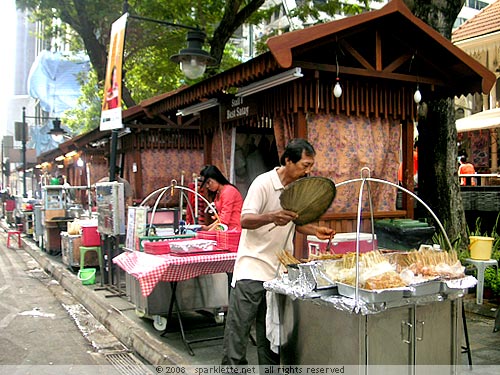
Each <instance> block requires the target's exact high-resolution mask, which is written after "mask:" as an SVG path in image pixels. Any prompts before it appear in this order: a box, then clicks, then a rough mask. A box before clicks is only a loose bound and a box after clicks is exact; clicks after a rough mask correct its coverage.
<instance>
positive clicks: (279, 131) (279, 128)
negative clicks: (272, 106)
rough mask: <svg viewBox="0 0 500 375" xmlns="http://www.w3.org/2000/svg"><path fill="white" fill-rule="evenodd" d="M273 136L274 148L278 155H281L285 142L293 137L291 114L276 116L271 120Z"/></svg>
mask: <svg viewBox="0 0 500 375" xmlns="http://www.w3.org/2000/svg"><path fill="white" fill-rule="evenodd" d="M273 127H274V137H275V138H276V148H277V149H278V155H279V156H280V157H281V155H282V154H283V152H284V151H285V147H286V145H287V143H288V142H289V141H290V140H291V139H292V138H294V136H293V134H294V131H293V129H294V124H293V117H292V115H289V116H286V115H281V116H277V117H275V118H274V120H273Z"/></svg>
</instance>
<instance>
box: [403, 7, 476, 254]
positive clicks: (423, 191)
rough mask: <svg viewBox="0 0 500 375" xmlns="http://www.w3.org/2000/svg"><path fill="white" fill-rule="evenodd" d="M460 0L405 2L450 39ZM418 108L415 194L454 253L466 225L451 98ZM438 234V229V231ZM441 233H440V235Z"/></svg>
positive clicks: (464, 243)
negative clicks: (431, 215) (425, 206)
mask: <svg viewBox="0 0 500 375" xmlns="http://www.w3.org/2000/svg"><path fill="white" fill-rule="evenodd" d="M464 2H465V1H464V0H450V1H441V0H431V1H429V0H405V3H406V5H407V6H408V7H409V8H410V10H411V11H412V13H413V14H414V15H415V16H417V17H419V18H420V19H421V20H423V21H424V22H426V23H427V24H428V25H430V26H431V27H432V28H434V29H435V30H437V31H438V32H439V33H440V34H442V35H443V36H444V37H445V38H447V39H450V38H451V30H452V27H453V23H454V22H455V19H456V18H457V15H458V13H459V12H460V9H462V6H463V4H464ZM423 101H424V103H422V104H421V105H420V108H419V113H420V115H419V119H418V133H419V135H418V192H419V196H420V197H421V198H422V200H423V201H424V202H425V203H427V204H428V205H429V206H430V207H431V209H432V210H433V212H434V213H435V214H436V216H437V217H438V219H439V221H441V223H442V224H443V225H444V227H445V231H446V234H447V235H448V237H449V239H450V241H451V242H452V243H454V244H455V246H456V247H457V249H458V250H460V251H461V250H466V249H467V244H468V238H467V222H466V220H465V212H464V208H463V203H462V196H461V195H460V185H459V183H458V165H457V156H458V147H457V129H456V127H455V110H454V104H453V98H448V99H440V100H436V101H429V100H427V102H426V98H423ZM438 230H439V228H438ZM440 232H441V231H440Z"/></svg>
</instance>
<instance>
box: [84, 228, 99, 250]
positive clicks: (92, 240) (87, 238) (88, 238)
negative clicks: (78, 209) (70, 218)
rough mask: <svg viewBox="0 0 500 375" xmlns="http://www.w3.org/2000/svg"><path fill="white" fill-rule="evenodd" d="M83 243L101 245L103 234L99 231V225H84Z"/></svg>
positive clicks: (85, 244)
mask: <svg viewBox="0 0 500 375" xmlns="http://www.w3.org/2000/svg"><path fill="white" fill-rule="evenodd" d="M82 245H83V246H101V236H100V235H99V232H98V231H97V226H82Z"/></svg>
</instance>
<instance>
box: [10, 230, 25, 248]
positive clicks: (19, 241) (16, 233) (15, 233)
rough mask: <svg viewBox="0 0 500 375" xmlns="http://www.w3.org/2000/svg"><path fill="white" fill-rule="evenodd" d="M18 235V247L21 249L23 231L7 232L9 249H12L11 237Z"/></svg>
mask: <svg viewBox="0 0 500 375" xmlns="http://www.w3.org/2000/svg"><path fill="white" fill-rule="evenodd" d="M16 235H17V246H18V247H19V248H21V247H22V244H21V231H18V230H8V231H7V247H8V248H10V237H11V236H16Z"/></svg>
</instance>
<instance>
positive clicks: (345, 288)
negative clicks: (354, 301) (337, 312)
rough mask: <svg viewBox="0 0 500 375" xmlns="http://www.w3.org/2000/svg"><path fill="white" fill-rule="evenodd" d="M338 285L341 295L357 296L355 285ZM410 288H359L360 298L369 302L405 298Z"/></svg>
mask: <svg viewBox="0 0 500 375" xmlns="http://www.w3.org/2000/svg"><path fill="white" fill-rule="evenodd" d="M337 287H338V292H339V294H340V295H342V296H344V297H349V298H355V295H356V288H355V287H354V286H352V285H347V284H343V283H339V282H337ZM409 290H410V289H409V288H408V287H402V288H391V289H377V290H367V289H362V288H358V298H359V300H360V301H363V302H367V303H381V302H392V301H398V300H401V299H403V297H404V294H405V292H408V291H409Z"/></svg>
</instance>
